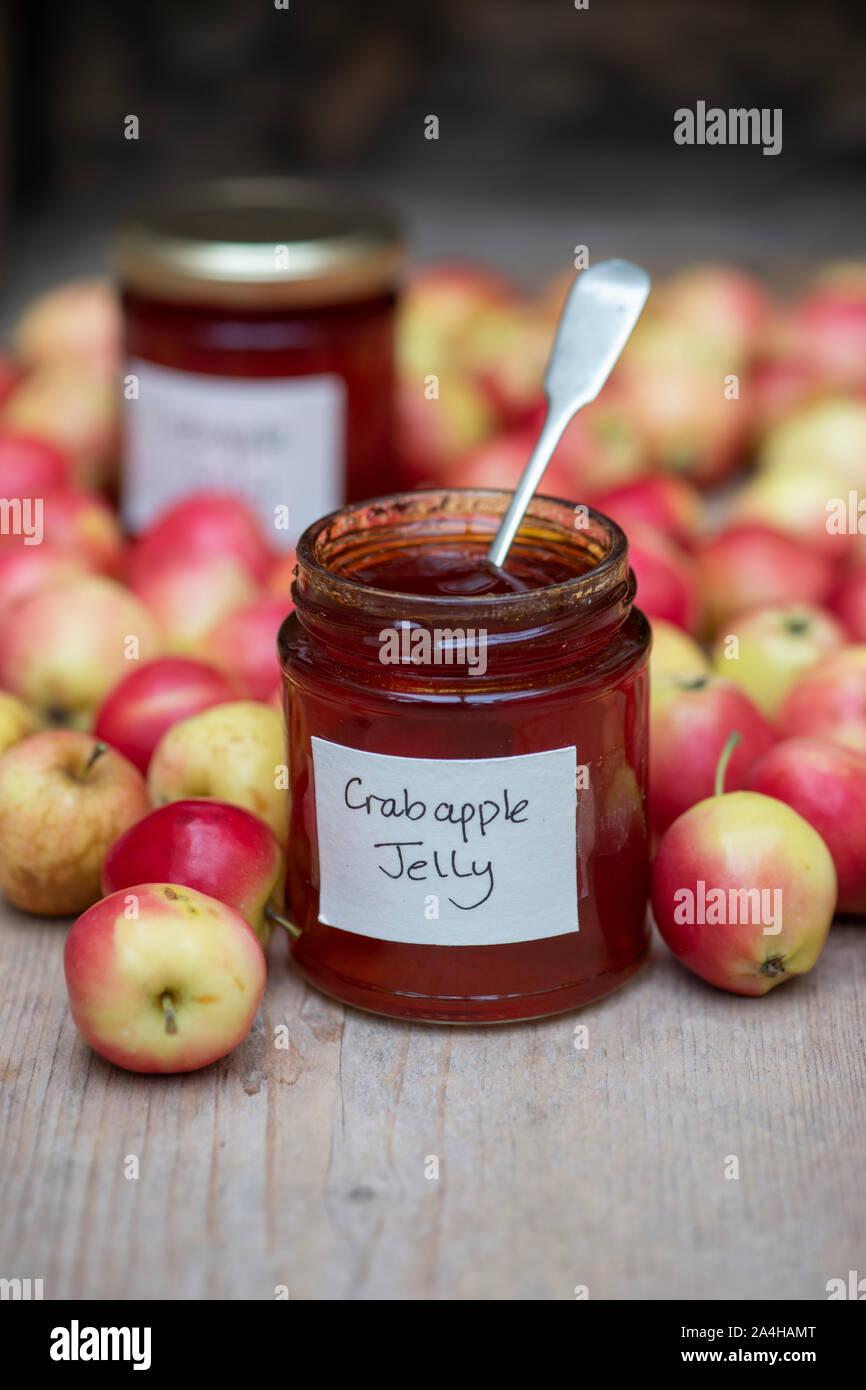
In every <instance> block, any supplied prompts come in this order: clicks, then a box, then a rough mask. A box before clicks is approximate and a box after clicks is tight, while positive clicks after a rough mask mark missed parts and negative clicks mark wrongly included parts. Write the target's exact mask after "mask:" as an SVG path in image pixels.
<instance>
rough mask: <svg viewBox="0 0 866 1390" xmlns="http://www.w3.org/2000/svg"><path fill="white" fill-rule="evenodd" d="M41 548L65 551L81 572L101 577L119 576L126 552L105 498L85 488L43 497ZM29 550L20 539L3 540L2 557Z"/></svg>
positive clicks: (0, 542) (1, 539)
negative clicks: (7, 552) (87, 571)
mask: <svg viewBox="0 0 866 1390" xmlns="http://www.w3.org/2000/svg"><path fill="white" fill-rule="evenodd" d="M7 495H8V494H7ZM41 544H42V545H45V546H50V547H51V548H52V549H53V550H56V551H63V552H64V553H65V554H66V555H68V556H69V557H70V558H71V559H74V560H75V561H76V562H77V563H78V564H79V565H80V567H81V568H82V569H86V570H92V571H94V572H96V573H98V574H110V575H117V574H118V572H119V570H120V566H121V560H122V556H123V551H124V540H123V535H122V533H121V530H120V527H119V525H118V522H117V516H116V514H115V512H114V510H113V509H112V508H111V507H110V506H109V505H108V503H107V502H106V501H105V500H104V498H102V497H100V496H98V495H97V494H96V493H95V492H87V491H85V490H84V489H82V488H70V487H64V488H56V489H54V490H53V491H51V492H46V493H45V494H44V496H43V498H42V542H41ZM27 548H28V547H27V546H26V545H25V542H24V539H23V537H21V536H16V535H9V536H0V554H2V553H5V552H6V551H8V550H22V549H27ZM29 548H31V549H34V548H35V547H33V546H30V547H29Z"/></svg>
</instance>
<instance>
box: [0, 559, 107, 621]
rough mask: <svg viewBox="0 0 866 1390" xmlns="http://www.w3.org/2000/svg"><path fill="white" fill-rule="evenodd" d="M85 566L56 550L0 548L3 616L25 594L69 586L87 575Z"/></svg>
mask: <svg viewBox="0 0 866 1390" xmlns="http://www.w3.org/2000/svg"><path fill="white" fill-rule="evenodd" d="M87 572H88V569H87V566H86V565H85V564H83V562H82V561H81V560H80V559H79V558H78V557H77V556H74V555H69V554H67V553H66V551H64V550H56V549H55V548H54V547H53V546H50V545H46V544H44V542H43V544H42V545H21V546H16V547H10V548H8V549H4V548H3V547H0V614H3V613H4V612H6V610H7V609H9V608H11V607H12V605H13V604H14V603H16V602H17V600H18V599H20V598H23V597H24V595H25V594H32V593H34V592H35V591H36V590H37V589H47V588H49V587H51V586H52V585H54V586H57V585H60V584H65V583H67V581H68V580H70V579H76V578H78V577H80V576H81V575H83V574H87Z"/></svg>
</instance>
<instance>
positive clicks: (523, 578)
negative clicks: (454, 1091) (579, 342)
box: [280, 490, 649, 1023]
mask: <svg viewBox="0 0 866 1390" xmlns="http://www.w3.org/2000/svg"><path fill="white" fill-rule="evenodd" d="M509 500H510V499H509V496H508V495H507V494H505V493H497V492H470V491H458V490H455V491H451V492H438V491H436V492H418V493H408V494H403V495H400V496H394V497H390V498H385V499H382V500H380V501H377V502H373V503H367V504H364V505H361V506H357V507H348V508H346V509H344V510H343V511H340V512H337V513H334V514H333V515H331V516H329V517H326V518H325V519H324V520H323V521H321V522H318V523H316V524H315V525H314V526H311V527H310V528H309V529H308V530H307V532H306V533H305V534H304V536H303V537H302V539H301V541H300V544H299V547H298V574H297V581H296V584H295V592H294V598H295V611H294V612H293V613H292V614H291V616H290V617H289V618H287V620H286V622H285V623H284V625H283V628H282V631H281V633H280V658H281V662H282V666H283V671H284V675H285V689H286V700H287V727H288V730H289V773H290V783H291V794H292V810H291V823H290V832H289V842H288V875H287V910H288V913H289V916H290V917H291V919H292V920H293V922H294V924H295V926H296V927H297V929H298V931H299V935H298V937H297V939H295V940H294V941H293V942H292V947H291V949H292V955H293V958H294V961H295V964H296V965H297V966H298V967H299V968H300V970H301V971H302V972H303V973H304V975H305V976H306V977H307V978H308V979H309V980H310V981H311V982H312V983H313V984H314V985H316V986H318V987H319V988H320V989H322V990H324V991H325V992H327V993H328V994H331V995H334V996H336V997H337V998H339V999H342V1000H344V1001H345V1002H347V1003H350V1004H354V1005H356V1006H358V1007H360V1008H365V1009H371V1010H373V1011H375V1012H377V1013H384V1014H391V1015H394V1016H397V1017H403V1018H415V1019H426V1020H430V1021H436V1022H452V1023H453V1022H461V1023H484V1022H494V1021H505V1020H512V1019H521V1018H535V1017H540V1016H542V1015H545V1014H550V1013H555V1012H558V1011H561V1010H565V1009H570V1008H573V1007H575V1006H577V1005H580V1004H583V1003H586V1002H587V1001H589V1000H591V999H595V998H598V997H599V996H601V995H603V994H606V993H608V992H609V991H610V990H612V989H614V988H616V986H618V985H620V984H621V983H622V982H623V981H624V980H626V979H627V978H628V977H629V976H630V975H631V974H632V973H633V972H634V971H635V970H636V969H637V968H638V966H639V965H640V963H641V961H642V960H643V958H644V955H645V952H646V948H647V939H648V938H647V926H646V899H647V879H648V837H647V824H646V808H645V778H646V722H647V719H646V715H647V711H646V705H647V653H648V648H649V627H648V624H647V622H646V619H645V618H644V616H643V614H641V613H640V612H639V611H638V610H637V609H636V608H635V607H633V598H634V587H635V586H634V578H633V576H632V574H631V571H630V569H629V565H628V550H627V544H626V539H625V536H624V535H623V533H622V531H621V530H620V529H619V528H618V527H617V526H616V525H615V524H614V523H613V522H611V521H609V520H608V519H607V518H605V517H602V516H600V515H599V514H597V513H594V512H591V511H590V512H589V513H587V511H586V509H583V508H581V509H575V508H573V507H570V506H568V505H567V504H566V503H563V502H555V501H552V500H549V499H546V498H536V499H534V501H533V503H532V505H531V507H530V510H529V513H528V515H527V518H526V520H525V522H524V524H523V526H522V527H521V530H520V533H519V535H518V538H517V540H516V541H515V543H514V545H513V546H512V549H511V552H510V554H509V557H508V561H507V563H506V566H505V569H504V571H496V570H493V569H491V567H489V566H488V565H487V562H486V560H485V552H486V548H487V546H488V544H489V542H490V540H491V539H492V536H493V534H494V532H495V529H496V526H497V525H498V522H499V520H500V519H501V516H502V514H503V512H504V510H505V508H506V506H507V504H508V501H509Z"/></svg>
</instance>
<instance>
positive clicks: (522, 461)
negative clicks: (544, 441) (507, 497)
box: [453, 429, 575, 499]
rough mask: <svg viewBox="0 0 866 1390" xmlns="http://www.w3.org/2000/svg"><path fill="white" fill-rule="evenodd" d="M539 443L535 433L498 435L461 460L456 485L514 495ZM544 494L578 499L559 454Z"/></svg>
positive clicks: (545, 479) (549, 471)
mask: <svg viewBox="0 0 866 1390" xmlns="http://www.w3.org/2000/svg"><path fill="white" fill-rule="evenodd" d="M535 440H536V435H535V433H534V431H532V430H525V429H523V430H509V431H508V432H507V433H506V434H499V435H495V436H494V437H493V438H492V439H488V440H487V441H486V442H485V443H484V444H482V445H481V447H480V448H478V449H474V450H473V451H472V452H471V453H469V454H466V455H465V456H464V458H462V459H461V460H460V462H459V464H457V465H456V466H455V469H454V473H453V479H454V483H455V484H456V485H457V486H459V487H466V488H482V489H483V488H496V489H500V488H504V489H505V490H506V491H508V492H511V491H513V490H514V488H515V487H516V486H517V483H518V480H519V479H520V475H521V474H522V472H523V470H524V468H525V467H526V464H527V460H528V459H529V455H530V454H531V453H532V450H533V448H534V446H535ZM540 491H541V492H542V493H543V494H544V496H545V497H561V498H566V499H567V498H570V497H573V496H574V495H575V483H574V479H573V478H572V475H571V473H570V471H569V470H568V468H567V467H566V466H565V465H564V464H563V462H562V459H561V457H560V455H559V453H558V452H557V453H555V454H554V455H553V458H552V459H551V461H550V463H549V464H548V466H547V468H546V470H545V473H544V477H543V479H542V481H541V488H540Z"/></svg>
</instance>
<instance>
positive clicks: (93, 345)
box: [14, 279, 123, 375]
mask: <svg viewBox="0 0 866 1390" xmlns="http://www.w3.org/2000/svg"><path fill="white" fill-rule="evenodd" d="M122 335H123V325H122V321H121V314H120V304H119V303H118V298H117V294H116V293H115V290H114V288H113V287H112V285H111V284H110V283H109V281H107V280H98V279H86V280H69V281H67V282H66V283H65V284H62V285H56V286H54V287H53V288H52V289H50V290H46V291H45V293H44V294H41V295H39V296H38V298H36V299H34V300H32V301H31V303H30V304H29V305H28V306H27V308H26V309H25V311H24V313H23V314H22V315H21V318H20V319H19V320H18V323H17V325H16V327H15V332H14V343H15V351H16V353H17V355H18V357H19V358H20V360H21V361H22V362H23V363H24V364H25V365H26V366H27V367H40V366H44V365H45V364H49V363H52V362H65V361H71V362H88V363H90V364H91V365H92V366H94V367H95V368H97V369H99V370H100V371H103V372H105V373H106V375H108V374H109V373H111V372H112V371H113V370H114V369H115V368H116V366H117V364H118V363H119V361H120V350H121V339H122Z"/></svg>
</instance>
